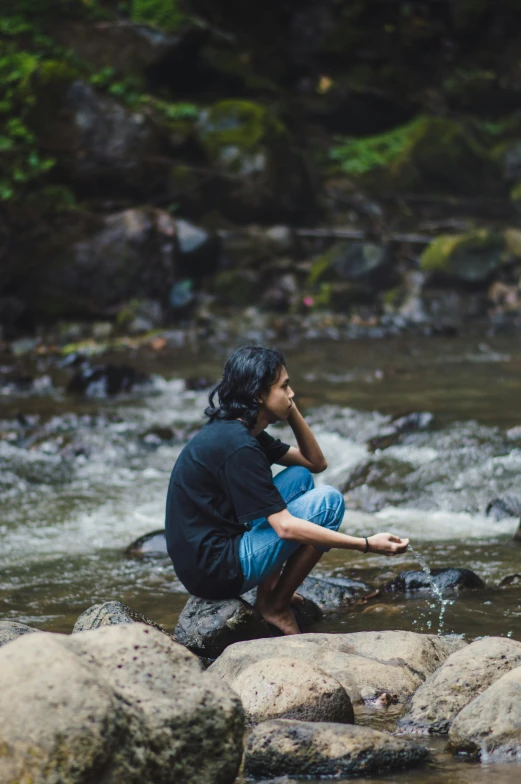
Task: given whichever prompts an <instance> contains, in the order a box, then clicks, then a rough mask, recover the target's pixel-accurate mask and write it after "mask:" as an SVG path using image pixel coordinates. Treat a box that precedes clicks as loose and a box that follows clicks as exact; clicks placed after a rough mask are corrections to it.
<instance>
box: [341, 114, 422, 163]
mask: <svg viewBox="0 0 521 784" xmlns="http://www.w3.org/2000/svg"><path fill="white" fill-rule="evenodd" d="M422 121H423V120H422V118H417V119H415V120H413V121H412V122H410V123H408V124H407V125H401V126H400V127H399V128H393V129H392V130H390V131H386V132H385V133H381V134H378V135H377V136H366V137H364V138H361V139H354V138H346V139H344V141H343V144H340V145H337V146H336V147H333V148H332V149H331V150H330V157H331V158H332V160H334V161H338V162H339V163H340V168H341V170H342V171H343V172H345V173H346V174H354V175H360V174H366V173H368V172H370V171H373V170H375V169H380V168H384V167H386V166H389V164H391V163H392V162H393V161H394V160H395V159H396V158H397V157H398V156H399V155H401V153H402V152H403V151H404V150H405V149H406V147H407V146H408V144H409V142H410V141H411V139H412V138H413V137H414V135H415V134H416V132H417V130H418V128H419V127H420V123H421V122H422Z"/></svg>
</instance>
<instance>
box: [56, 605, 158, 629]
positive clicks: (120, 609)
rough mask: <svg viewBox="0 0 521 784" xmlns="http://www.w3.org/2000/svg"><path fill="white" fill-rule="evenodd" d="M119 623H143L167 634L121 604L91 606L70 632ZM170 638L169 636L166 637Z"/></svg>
mask: <svg viewBox="0 0 521 784" xmlns="http://www.w3.org/2000/svg"><path fill="white" fill-rule="evenodd" d="M121 623H144V624H146V625H147V626H151V627H152V628H154V629H157V630H158V631H160V632H163V634H168V632H166V631H165V630H164V629H163V628H162V627H161V626H160V625H159V624H158V623H156V622H155V621H151V620H150V618H146V617H145V616H144V615H141V613H138V612H136V610H133V609H132V608H131V607H127V605H126V604H122V603H121V602H103V604H93V605H92V607H89V609H88V610H85V612H83V613H82V614H81V615H80V617H79V618H78V620H77V621H76V623H75V624H74V628H73V630H72V633H73V634H76V632H86V631H90V630H91V629H99V628H100V626H117V625H119V624H121ZM168 636H170V635H168Z"/></svg>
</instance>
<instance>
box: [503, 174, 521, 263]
mask: <svg viewBox="0 0 521 784" xmlns="http://www.w3.org/2000/svg"><path fill="white" fill-rule="evenodd" d="M520 198H521V188H520ZM503 236H504V238H505V250H506V253H507V255H508V256H510V257H511V258H514V259H521V230H520V229H505V231H504V232H503Z"/></svg>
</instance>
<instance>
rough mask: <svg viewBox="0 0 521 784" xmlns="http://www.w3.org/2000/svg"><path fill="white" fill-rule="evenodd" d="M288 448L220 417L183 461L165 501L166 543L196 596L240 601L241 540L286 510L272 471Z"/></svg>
mask: <svg viewBox="0 0 521 784" xmlns="http://www.w3.org/2000/svg"><path fill="white" fill-rule="evenodd" d="M288 449H289V446H288V444H283V443H282V442H281V441H279V440H278V439H275V438H273V437H272V436H270V435H268V433H265V432H262V433H260V435H258V436H257V437H256V438H254V437H253V436H252V435H250V433H249V431H248V429H247V427H246V425H245V424H244V423H243V422H241V421H240V420H238V419H216V420H214V421H213V422H207V423H206V425H204V427H203V428H202V429H201V430H200V431H199V433H197V434H196V435H195V436H194V437H193V438H192V440H191V441H190V442H189V443H188V444H187V445H186V446H185V448H184V449H183V451H182V452H181V454H180V455H179V457H178V458H177V461H176V464H175V466H174V469H173V471H172V476H171V477H170V485H169V487H168V496H167V501H166V522H165V528H166V543H167V547H168V553H169V555H170V558H171V559H172V562H173V564H174V568H175V571H176V574H177V576H178V577H179V579H180V580H181V582H182V583H183V584H184V586H185V587H186V588H187V590H188V591H190V593H191V594H193V595H194V596H201V597H202V598H205V599H228V598H230V597H232V596H238V595H239V591H240V588H241V585H242V582H243V574H242V571H241V565H240V560H239V540H240V537H241V536H242V534H244V532H245V531H246V530H247V529H248V528H249V526H248V521H249V520H255V519H256V518H258V517H267V516H268V515H270V514H274V513H275V512H280V511H281V510H282V509H285V508H286V504H285V503H284V500H283V499H282V496H281V495H280V493H279V491H278V490H277V488H276V487H275V485H274V483H273V478H272V475H271V470H270V465H271V464H272V463H275V462H276V461H277V460H280V458H281V457H282V456H283V455H284V454H286V452H287V451H288Z"/></svg>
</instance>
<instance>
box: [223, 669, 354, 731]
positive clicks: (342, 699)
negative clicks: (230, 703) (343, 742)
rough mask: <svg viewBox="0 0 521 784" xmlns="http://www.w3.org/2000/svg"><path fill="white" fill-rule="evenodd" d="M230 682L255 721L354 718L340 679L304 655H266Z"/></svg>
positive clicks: (350, 721)
mask: <svg viewBox="0 0 521 784" xmlns="http://www.w3.org/2000/svg"><path fill="white" fill-rule="evenodd" d="M230 685H231V687H232V688H233V690H234V692H235V693H236V694H238V695H239V697H240V698H241V702H242V705H243V708H244V711H245V713H246V718H247V719H248V720H249V721H250V722H253V723H257V722H260V721H266V720H268V719H276V718H284V719H300V720H302V721H336V722H344V723H348V724H352V723H353V721H354V714H353V706H352V704H351V700H350V699H349V697H348V695H347V694H346V692H345V689H344V688H343V687H342V686H341V685H340V683H339V682H338V681H337V680H336V679H335V678H333V677H332V676H331V675H328V674H327V673H326V672H324V670H322V669H320V668H319V667H317V666H315V665H313V664H311V663H310V662H307V661H304V660H302V659H293V658H289V657H288V658H284V657H277V658H271V659H264V660H262V661H260V662H256V663H254V664H251V665H250V666H249V667H246V669H244V670H243V671H242V672H241V673H240V674H239V675H238V676H237V678H235V679H234V680H233V681H232V682H231V683H230Z"/></svg>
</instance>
